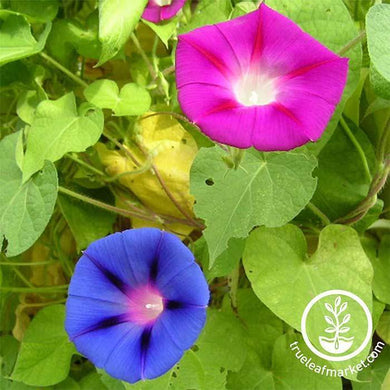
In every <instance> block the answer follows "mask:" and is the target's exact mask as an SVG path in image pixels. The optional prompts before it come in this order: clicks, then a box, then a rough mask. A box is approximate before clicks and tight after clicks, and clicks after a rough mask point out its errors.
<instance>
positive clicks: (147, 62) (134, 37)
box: [130, 33, 158, 80]
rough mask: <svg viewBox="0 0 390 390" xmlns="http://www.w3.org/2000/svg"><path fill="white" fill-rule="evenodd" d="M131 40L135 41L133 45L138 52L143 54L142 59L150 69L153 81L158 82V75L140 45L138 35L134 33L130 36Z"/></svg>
mask: <svg viewBox="0 0 390 390" xmlns="http://www.w3.org/2000/svg"><path fill="white" fill-rule="evenodd" d="M130 38H131V40H132V41H133V43H134V45H135V47H136V48H137V50H138V51H139V53H140V54H141V57H142V59H143V60H144V62H145V64H146V66H147V67H148V69H149V73H150V75H151V76H152V79H153V80H156V79H157V77H158V75H157V73H156V71H155V70H154V67H153V64H152V63H151V62H150V60H149V58H148V56H147V55H146V53H145V51H144V49H142V46H141V44H140V43H139V40H138V38H137V37H136V35H135V34H134V33H132V34H131V35H130Z"/></svg>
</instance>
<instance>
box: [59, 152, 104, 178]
mask: <svg viewBox="0 0 390 390" xmlns="http://www.w3.org/2000/svg"><path fill="white" fill-rule="evenodd" d="M65 157H67V158H69V159H71V160H73V161H74V162H76V163H77V164H79V165H81V166H83V167H84V168H87V169H89V170H90V171H91V172H94V173H96V174H97V175H99V176H106V175H105V174H104V172H102V171H100V170H99V169H97V168H95V167H94V166H92V165H90V164H88V163H86V162H85V161H83V160H80V159H79V158H78V157H75V156H73V155H72V154H70V153H68V154H66V155H65Z"/></svg>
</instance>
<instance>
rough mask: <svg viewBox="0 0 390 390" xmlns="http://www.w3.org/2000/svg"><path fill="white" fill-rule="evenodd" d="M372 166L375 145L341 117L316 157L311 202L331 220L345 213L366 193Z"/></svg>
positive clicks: (374, 159)
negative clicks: (315, 187) (315, 181)
mask: <svg viewBox="0 0 390 390" xmlns="http://www.w3.org/2000/svg"><path fill="white" fill-rule="evenodd" d="M362 155H364V156H365V157H364V159H365V160H363V159H362ZM366 161H367V164H366ZM375 166H376V158H375V152H374V148H373V146H372V145H371V143H370V141H369V139H368V138H367V136H366V135H365V133H364V132H363V130H361V129H359V128H358V127H357V126H356V125H354V124H353V122H351V121H349V120H346V121H344V120H342V122H341V123H340V125H339V126H337V128H336V130H335V132H334V133H333V136H332V138H331V139H330V141H329V142H328V143H327V144H326V145H325V147H324V148H323V149H322V151H321V153H320V155H319V156H318V170H317V172H316V174H317V176H318V186H317V190H316V192H315V194H314V196H313V199H312V202H313V203H314V204H315V205H316V206H317V207H318V208H319V209H320V210H321V211H322V212H323V213H324V214H325V215H326V216H327V217H328V218H329V219H330V220H331V221H333V220H335V219H336V218H340V217H343V216H345V215H347V214H348V213H349V212H350V211H352V210H353V209H354V208H355V207H356V206H357V205H358V204H359V203H360V202H361V201H362V200H363V199H364V198H365V197H366V196H367V193H368V190H369V188H370V185H371V173H373V172H374V171H375Z"/></svg>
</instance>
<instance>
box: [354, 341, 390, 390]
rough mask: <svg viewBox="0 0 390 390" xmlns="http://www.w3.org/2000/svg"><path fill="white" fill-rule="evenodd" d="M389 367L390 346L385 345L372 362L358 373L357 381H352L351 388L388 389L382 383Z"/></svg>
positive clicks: (360, 389)
mask: <svg viewBox="0 0 390 390" xmlns="http://www.w3.org/2000/svg"><path fill="white" fill-rule="evenodd" d="M389 367H390V347H389V346H386V347H385V348H384V349H383V351H382V352H381V353H380V355H379V357H378V358H377V359H376V360H375V361H374V363H373V364H372V365H371V366H370V367H368V368H365V369H364V370H363V371H362V372H361V373H359V376H358V380H359V381H361V382H360V383H359V382H352V388H353V390H388V387H387V386H386V385H385V384H384V381H385V378H386V374H388V373H389Z"/></svg>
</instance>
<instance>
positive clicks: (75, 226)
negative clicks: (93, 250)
mask: <svg viewBox="0 0 390 390" xmlns="http://www.w3.org/2000/svg"><path fill="white" fill-rule="evenodd" d="M94 198H95V197H94ZM58 204H59V206H60V208H61V211H62V213H63V215H64V217H65V219H66V221H67V222H68V225H69V227H70V230H71V231H72V233H73V236H74V238H75V240H76V243H77V250H78V251H80V250H82V249H85V248H86V247H87V246H88V245H89V244H90V243H91V242H93V241H95V240H97V239H99V238H101V237H104V236H106V235H107V234H108V233H111V231H112V225H113V223H114V222H115V219H116V216H115V214H113V213H109V212H107V211H105V210H102V209H99V208H97V207H94V206H92V205H89V204H87V203H84V202H81V201H79V200H76V199H73V198H70V197H69V196H66V195H59V196H58Z"/></svg>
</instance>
